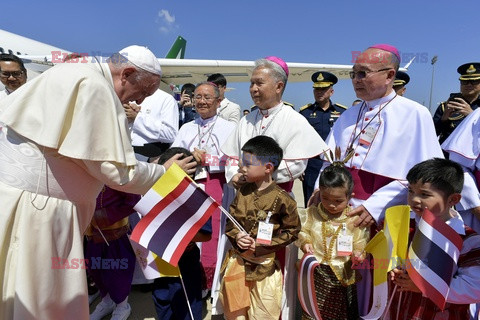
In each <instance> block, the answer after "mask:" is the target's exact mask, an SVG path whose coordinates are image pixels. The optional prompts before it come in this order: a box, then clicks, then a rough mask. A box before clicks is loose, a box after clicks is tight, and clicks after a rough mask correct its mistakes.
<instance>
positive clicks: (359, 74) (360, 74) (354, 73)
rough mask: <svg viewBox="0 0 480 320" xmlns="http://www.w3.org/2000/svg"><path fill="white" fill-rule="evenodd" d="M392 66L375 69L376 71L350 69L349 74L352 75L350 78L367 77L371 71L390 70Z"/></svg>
mask: <svg viewBox="0 0 480 320" xmlns="http://www.w3.org/2000/svg"><path fill="white" fill-rule="evenodd" d="M390 69H392V68H383V69H380V70H375V71H368V70H361V71H350V72H349V73H348V74H349V75H350V79H355V77H356V78H357V79H364V78H366V77H367V76H368V75H369V74H370V73H376V72H380V71H387V70H390Z"/></svg>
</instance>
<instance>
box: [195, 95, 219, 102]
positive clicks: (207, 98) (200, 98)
mask: <svg viewBox="0 0 480 320" xmlns="http://www.w3.org/2000/svg"><path fill="white" fill-rule="evenodd" d="M193 99H194V100H195V102H200V101H202V99H205V101H206V102H212V101H213V100H215V98H214V97H210V96H195V97H194V98H193Z"/></svg>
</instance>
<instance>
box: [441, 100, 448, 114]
mask: <svg viewBox="0 0 480 320" xmlns="http://www.w3.org/2000/svg"><path fill="white" fill-rule="evenodd" d="M447 102H448V101H443V102H441V103H440V107H441V108H442V112H445V105H446V104H447Z"/></svg>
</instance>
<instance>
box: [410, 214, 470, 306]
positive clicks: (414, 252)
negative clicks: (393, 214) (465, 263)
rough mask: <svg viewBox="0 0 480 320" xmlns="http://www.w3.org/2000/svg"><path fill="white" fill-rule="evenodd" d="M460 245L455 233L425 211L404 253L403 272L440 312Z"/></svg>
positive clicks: (455, 265) (459, 238)
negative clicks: (405, 255) (404, 264)
mask: <svg viewBox="0 0 480 320" xmlns="http://www.w3.org/2000/svg"><path fill="white" fill-rule="evenodd" d="M462 245H463V240H462V238H461V237H460V235H459V234H458V233H457V232H455V230H453V229H452V228H451V227H450V226H449V225H447V224H446V223H445V222H444V221H443V220H442V219H440V218H438V217H436V216H434V215H433V213H431V212H430V211H429V210H427V209H425V211H424V213H423V215H422V218H421V219H420V221H419V222H418V224H417V230H416V232H415V235H414V236H413V240H412V243H411V244H410V249H409V250H408V258H407V262H406V268H407V272H408V275H409V276H410V278H411V279H412V281H413V282H414V283H415V285H416V286H417V287H418V289H420V291H422V293H423V295H424V296H426V297H428V298H429V299H430V300H432V302H433V303H435V304H436V305H437V306H438V307H439V308H440V309H441V310H443V309H444V307H445V302H446V299H447V295H448V292H449V289H450V282H451V280H452V277H453V274H454V272H455V270H456V269H457V261H458V258H459V256H460V251H461V249H462Z"/></svg>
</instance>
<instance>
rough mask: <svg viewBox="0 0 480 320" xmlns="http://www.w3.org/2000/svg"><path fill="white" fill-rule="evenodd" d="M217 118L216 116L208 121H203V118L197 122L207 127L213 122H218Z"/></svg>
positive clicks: (199, 118)
mask: <svg viewBox="0 0 480 320" xmlns="http://www.w3.org/2000/svg"><path fill="white" fill-rule="evenodd" d="M217 117H218V116H217V115H214V116H213V117H210V118H207V119H202V118H201V117H198V118H197V119H196V120H197V122H198V124H199V125H201V126H206V125H209V124H210V123H212V122H215V120H217Z"/></svg>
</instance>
